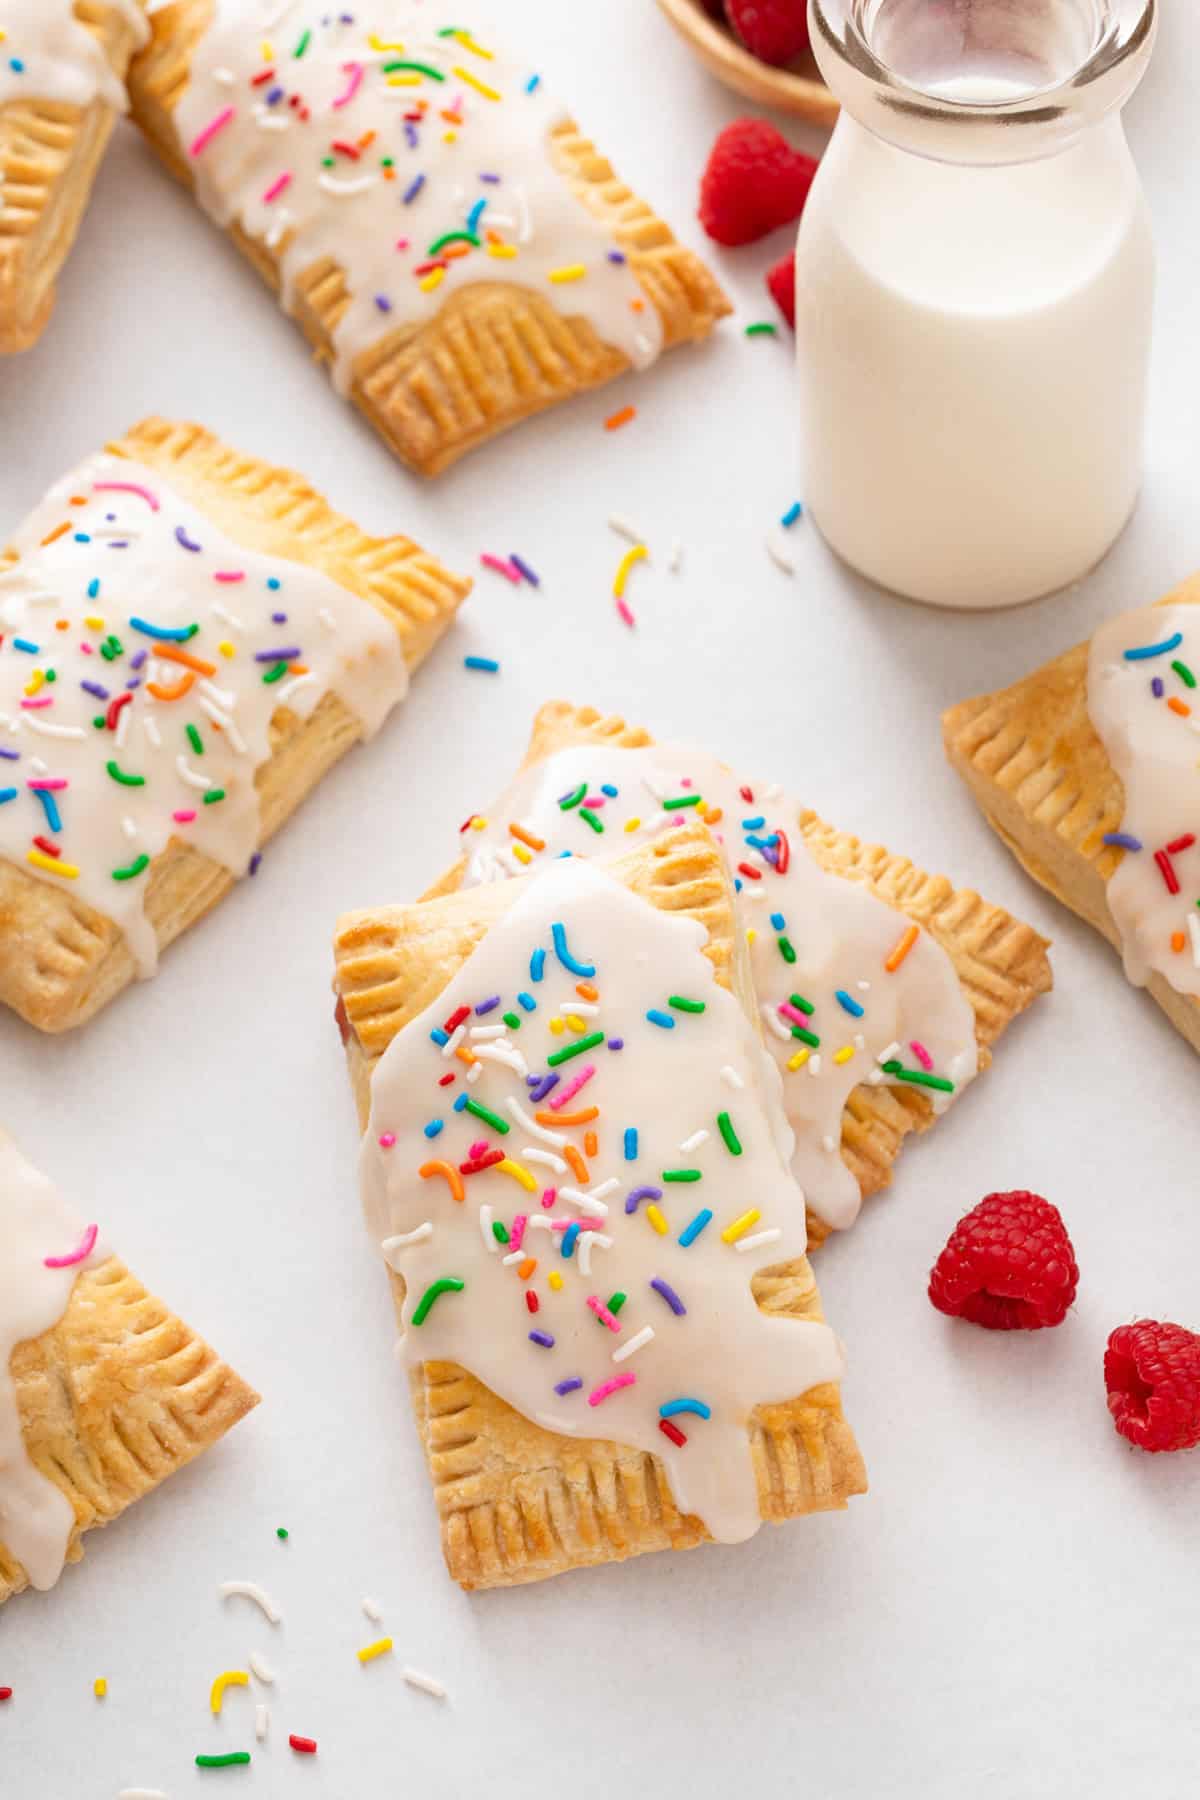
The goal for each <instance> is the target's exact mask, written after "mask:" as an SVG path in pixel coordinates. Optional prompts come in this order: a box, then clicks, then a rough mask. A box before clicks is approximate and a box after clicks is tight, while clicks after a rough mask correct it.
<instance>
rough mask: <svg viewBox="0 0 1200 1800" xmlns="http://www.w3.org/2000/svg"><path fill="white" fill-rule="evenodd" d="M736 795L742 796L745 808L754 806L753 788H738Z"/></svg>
mask: <svg viewBox="0 0 1200 1800" xmlns="http://www.w3.org/2000/svg"><path fill="white" fill-rule="evenodd" d="M738 793H739V794H740V795H741V796H742V799H743V800H744V801H745V802H746V805H747V806H753V805H754V789H753V788H748V787H744V788H739V789H738Z"/></svg>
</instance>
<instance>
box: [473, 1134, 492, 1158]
mask: <svg viewBox="0 0 1200 1800" xmlns="http://www.w3.org/2000/svg"><path fill="white" fill-rule="evenodd" d="M490 1148H491V1146H490V1145H489V1143H488V1141H487V1139H486V1138H476V1139H475V1142H474V1143H473V1144H472V1145H471V1146H470V1148H469V1149H468V1151H467V1156H468V1157H469V1158H470V1160H471V1161H472V1162H474V1161H475V1160H476V1159H477V1158H478V1157H480V1156H482V1155H483V1154H484V1152H485V1151H486V1150H488V1149H490Z"/></svg>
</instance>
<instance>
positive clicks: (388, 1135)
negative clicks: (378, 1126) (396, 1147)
mask: <svg viewBox="0 0 1200 1800" xmlns="http://www.w3.org/2000/svg"><path fill="white" fill-rule="evenodd" d="M395 1142H396V1134H395V1132H394V1131H381V1132H380V1134H379V1148H380V1149H381V1150H390V1149H391V1148H392V1145H393V1144H394V1143H395Z"/></svg>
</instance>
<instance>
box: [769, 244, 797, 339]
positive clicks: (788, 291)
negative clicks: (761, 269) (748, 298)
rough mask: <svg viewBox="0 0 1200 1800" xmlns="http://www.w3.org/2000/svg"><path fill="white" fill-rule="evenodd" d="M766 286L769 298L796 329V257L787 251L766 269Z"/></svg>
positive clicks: (793, 328)
mask: <svg viewBox="0 0 1200 1800" xmlns="http://www.w3.org/2000/svg"><path fill="white" fill-rule="evenodd" d="M767 286H768V287H769V288H770V290H771V298H772V300H774V302H775V304H776V306H777V307H778V308H779V310H780V312H781V313H782V314H783V316H784V318H785V319H786V320H787V322H788V324H789V325H790V326H791V328H792V330H793V331H795V329H796V258H795V257H794V256H793V255H792V253H791V251H790V250H789V251H788V254H787V255H786V256H781V257H780V259H779V261H778V262H777V263H775V264H774V265H773V266H772V267H771V268H769V269H768V270H767Z"/></svg>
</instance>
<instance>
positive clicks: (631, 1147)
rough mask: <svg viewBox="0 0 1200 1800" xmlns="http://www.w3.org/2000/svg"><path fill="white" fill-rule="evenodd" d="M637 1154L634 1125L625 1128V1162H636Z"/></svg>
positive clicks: (636, 1135) (635, 1128)
mask: <svg viewBox="0 0 1200 1800" xmlns="http://www.w3.org/2000/svg"><path fill="white" fill-rule="evenodd" d="M637 1152H638V1134H637V1126H636V1125H627V1126H626V1127H625V1161H626V1162H636V1161H637Z"/></svg>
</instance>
